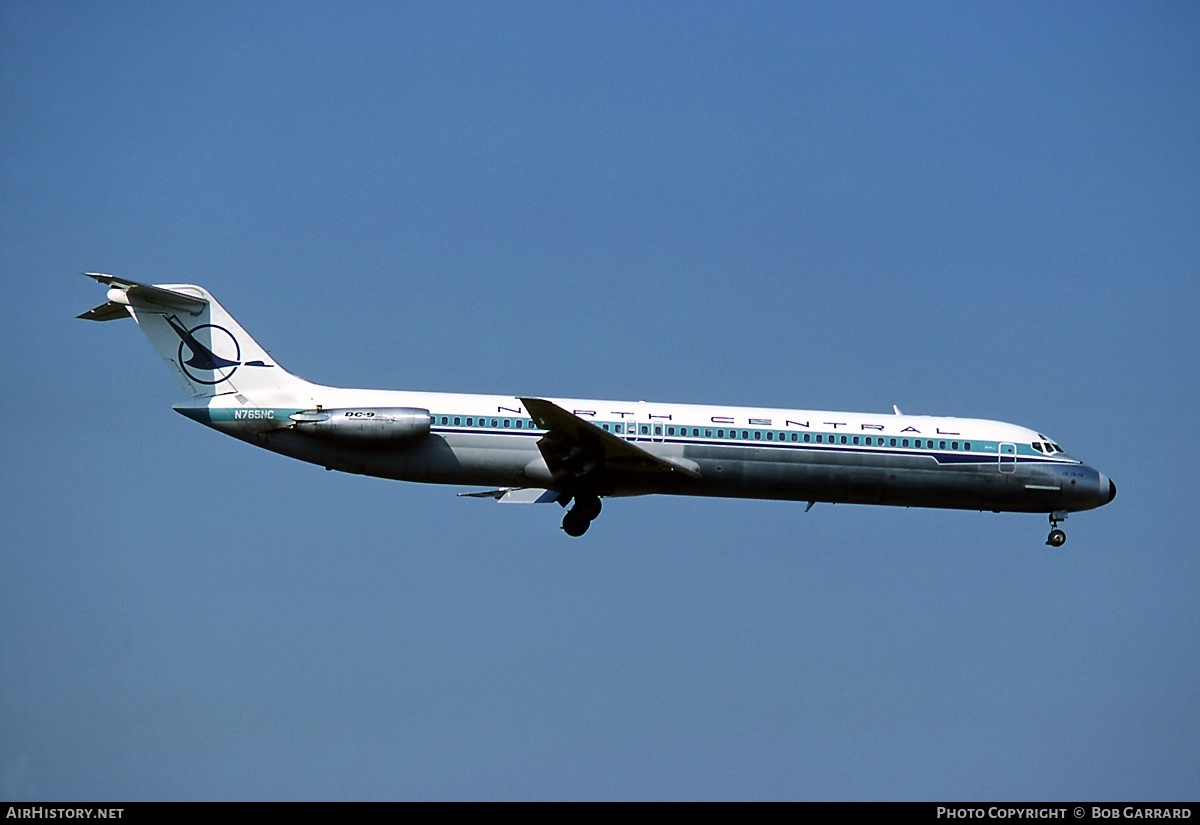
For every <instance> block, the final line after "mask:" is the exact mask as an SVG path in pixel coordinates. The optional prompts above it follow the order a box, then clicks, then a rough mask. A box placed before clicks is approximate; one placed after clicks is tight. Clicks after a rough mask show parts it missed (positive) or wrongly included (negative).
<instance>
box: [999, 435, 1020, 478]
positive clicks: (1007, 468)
mask: <svg viewBox="0 0 1200 825" xmlns="http://www.w3.org/2000/svg"><path fill="white" fill-rule="evenodd" d="M1016 471H1017V445H1016V444H1010V443H1008V442H1003V443H1002V444H1001V445H1000V472H1002V473H1015V472H1016Z"/></svg>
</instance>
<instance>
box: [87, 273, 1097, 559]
mask: <svg viewBox="0 0 1200 825" xmlns="http://www.w3.org/2000/svg"><path fill="white" fill-rule="evenodd" d="M84 274H85V275H87V276H88V277H90V278H93V279H95V280H96V281H98V282H99V283H101V284H103V285H105V286H107V287H108V295H107V298H108V300H107V301H106V302H105V303H103V304H101V305H100V306H97V307H95V308H94V309H91V310H88V311H87V312H85V313H83V314H81V315H80V316H78V317H80V318H83V319H87V320H92V321H112V320H117V319H121V318H129V317H132V318H134V320H136V321H137V323H138V325H139V326H140V327H141V329H142V331H143V332H144V333H145V335H146V337H147V338H149V339H150V343H151V344H153V346H154V347H155V349H157V350H158V353H159V355H160V356H162V358H163V360H164V361H166V362H167V364H168V365H169V367H170V368H171V370H172V372H174V373H175V376H176V377H177V378H178V379H179V381H180V383H181V384H182V385H183V388H184V390H185V391H186V392H187V393H188V395H189V396H190V399H189V400H188V401H186V402H183V403H180V404H176V405H174V407H173V409H175V410H176V411H178V412H180V413H182V414H183V415H185V416H187V417H188V418H190V419H192V420H193V421H197V422H199V423H201V424H204V425H207V426H209V427H212V428H213V429H215V430H218V431H219V432H222V433H225V434H227V435H231V436H233V437H234V438H238V439H240V440H242V441H246V442H248V443H250V444H254V445H256V446H259V447H263V448H264V449H267V450H271V451H273V452H276V453H280V454H282V455H286V456H290V457H292V458H297V459H300V460H301V461H307V462H310V463H313V464H318V465H321V466H324V467H325V468H326V469H327V470H338V471H341V472H346V473H357V474H360V475H368V476H377V477H380V478H389V479H397V480H401V481H415V482H425V483H433V484H453V485H460V486H488V487H492V488H494V489H489V490H485V491H479V492H469V493H460V494H459V495H464V496H471V497H477V498H492V499H495V500H497V501H500V502H502V503H521V504H533V503H550V502H554V503H557V504H559V505H560V506H561V507H562V508H564V509H566V508H567V507H568V506H569V507H570V509H568V510H566V513H565V514H564V516H563V520H562V529H563V531H565V532H566V533H567V535H569V536H574V537H578V536H582V535H583V534H584V533H586V532H587V530H588V527H589V526H590V525H591V523H592V521H594V520H595V519H596V517H597V516H599V515H600V511H601V506H602V505H601V499H605V498H619V497H622V496H640V495H650V494H667V495H682V496H710V497H722V498H753V499H776V500H787V501H801V502H807V503H808V506H807V508H806V509H805V512H808V510H810V509H812V507H813V505H814V504H815V503H817V502H829V503H851V504H880V505H892V506H901V507H931V508H945V509H965V510H980V511H984V510H991V511H994V512H1021V513H1046V514H1048V516H1049V520H1050V534H1049V536H1048V537H1047V539H1046V544H1048V545H1050V546H1052V547H1061V546H1062V545H1063V544H1064V543H1065V542H1066V540H1067V534H1066V533H1065V532H1064V531H1063V530H1062V529H1061V528H1059V523H1060V522H1062V521H1063V520H1064V519H1066V518H1067V514H1068V513H1073V512H1077V511H1082V510H1091V509H1095V508H1097V507H1102V506H1104V505H1105V504H1108V503H1109V502H1111V501H1112V500H1113V499H1114V498H1115V497H1116V495H1117V487H1116V484H1114V483H1113V481H1112V479H1110V478H1109V477H1108V476H1106V475H1105V474H1104V473H1101V472H1099V471H1098V470H1095V469H1093V468H1092V467H1089V466H1087V465H1085V464H1084V463H1083V462H1081V461H1079V460H1078V459H1075V458H1072V457H1071V456H1069V455H1068V454H1067V453H1066V452H1064V451H1063V449H1062V448H1061V447H1060V446H1059V445H1058V443H1057V442H1055V441H1054V440H1053V439H1051V438H1047V437H1046V436H1045V435H1042V434H1041V433H1038V432H1036V431H1035V430H1030V429H1027V428H1025V427H1020V426H1017V425H1015V424H1005V423H1003V422H1000V421H986V420H980V419H971V418H942V417H934V416H925V415H904V414H902V413H901V412H900V410H899V409H898V408H897V407H895V406H893V407H892V412H891V413H889V414H883V415H877V414H872V413H852V412H823V411H814V410H781V409H763V408H748V407H727V406H719V405H718V406H711V405H697V404H673V403H672V404H667V403H657V402H647V401H636V402H629V401H600V400H580V399H564V398H542V397H537V396H511V397H510V396H496V395H465V394H458V393H436V392H401V391H390V390H359V389H342V388H337V387H326V386H321V385H319V384H312V383H309V382H308V381H305V380H303V379H302V378H298V377H296V376H294V375H292V374H291V373H289V372H287V371H286V370H285V369H283V367H281V366H279V364H278V363H276V361H275V360H274V359H273V358H272V357H271V356H270V355H269V354H268V353H267V352H266V350H264V349H263V348H262V347H261V346H259V344H258V342H256V341H255V340H254V339H253V338H251V337H250V336H249V335H248V334H246V331H245V330H244V329H242V327H241V326H240V325H239V324H238V322H237V321H235V320H234V319H233V317H232V316H230V315H229V313H228V312H226V311H225V309H224V308H223V307H222V306H221V305H220V304H219V303H217V302H216V300H214V299H213V297H212V295H210V294H209V293H208V292H207V291H206V290H205V289H203V288H201V287H199V286H195V285H192V284H157V285H151V284H143V283H139V282H137V281H130V280H126V279H124V278H117V277H113V276H112V275H105V274H101V273H94V272H88V273H84Z"/></svg>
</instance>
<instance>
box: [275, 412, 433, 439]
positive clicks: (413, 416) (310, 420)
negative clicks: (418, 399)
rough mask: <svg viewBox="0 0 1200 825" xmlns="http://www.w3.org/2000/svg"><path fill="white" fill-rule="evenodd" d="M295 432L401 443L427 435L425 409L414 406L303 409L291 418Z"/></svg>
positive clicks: (427, 424) (427, 418)
mask: <svg viewBox="0 0 1200 825" xmlns="http://www.w3.org/2000/svg"><path fill="white" fill-rule="evenodd" d="M291 419H292V421H293V422H294V423H295V426H296V430H297V432H301V433H305V434H307V435H311V436H315V437H317V438H326V439H329V440H331V441H354V442H360V443H361V442H405V441H420V440H421V439H423V438H426V437H427V436H428V435H429V425H430V423H431V422H432V420H433V419H432V417H431V416H430V415H429V410H422V409H418V408H416V407H370V408H357V409H340V410H306V411H304V412H298V413H295V414H293V415H292V416H291Z"/></svg>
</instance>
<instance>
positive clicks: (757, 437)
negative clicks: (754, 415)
mask: <svg viewBox="0 0 1200 825" xmlns="http://www.w3.org/2000/svg"><path fill="white" fill-rule="evenodd" d="M754 440H755V441H762V431H761V430H755V431H754Z"/></svg>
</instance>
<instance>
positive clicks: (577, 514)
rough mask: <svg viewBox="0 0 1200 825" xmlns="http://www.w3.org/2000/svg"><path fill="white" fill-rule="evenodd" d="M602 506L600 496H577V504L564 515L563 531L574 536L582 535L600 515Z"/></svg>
mask: <svg viewBox="0 0 1200 825" xmlns="http://www.w3.org/2000/svg"><path fill="white" fill-rule="evenodd" d="M601 508H602V505H601V504H600V499H599V497H598V496H592V495H584V496H575V505H574V506H573V507H572V508H571V509H570V510H568V511H567V514H566V515H565V516H563V523H562V529H563V532H564V533H566V534H567V535H568V536H571V537H572V538H578V537H579V536H582V535H583V534H584V533H586V532H587V529H588V528H589V527H591V526H592V522H593V521H595V519H596V516H598V515H600V510H601Z"/></svg>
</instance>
